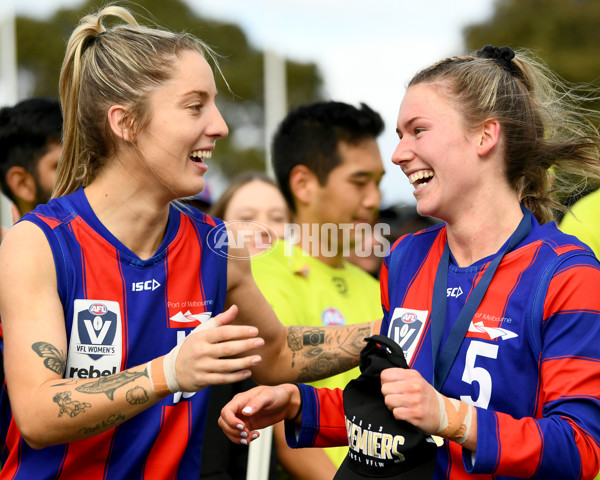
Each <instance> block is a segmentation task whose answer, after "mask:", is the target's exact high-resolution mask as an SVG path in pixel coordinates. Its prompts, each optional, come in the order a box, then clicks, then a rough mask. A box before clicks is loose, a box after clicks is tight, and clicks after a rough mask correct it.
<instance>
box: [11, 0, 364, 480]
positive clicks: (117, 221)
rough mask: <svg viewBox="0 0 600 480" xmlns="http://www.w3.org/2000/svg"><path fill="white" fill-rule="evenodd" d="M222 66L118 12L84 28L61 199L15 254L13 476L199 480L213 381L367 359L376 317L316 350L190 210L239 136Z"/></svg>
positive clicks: (75, 57) (70, 83)
mask: <svg viewBox="0 0 600 480" xmlns="http://www.w3.org/2000/svg"><path fill="white" fill-rule="evenodd" d="M105 21H110V23H111V25H114V26H113V27H111V28H110V29H107V28H106V27H105V26H104V23H105ZM115 24H116V25H115ZM209 61H211V62H213V63H214V64H215V66H216V68H217V69H218V65H217V64H216V62H214V54H213V53H212V51H211V50H210V48H208V47H207V46H206V45H205V44H204V43H203V42H201V41H200V40H198V39H196V38H194V37H192V36H190V35H188V34H184V33H172V32H169V31H165V30H161V29H157V28H148V27H144V26H141V25H139V24H138V22H137V21H136V20H135V18H134V17H133V16H132V14H131V13H130V12H129V11H128V10H126V9H124V8H122V7H119V6H116V5H111V6H108V7H106V8H104V9H102V10H101V11H99V12H98V13H97V14H94V15H88V16H86V17H84V18H83V19H82V20H81V21H80V23H79V25H78V26H77V28H75V30H74V31H73V33H72V35H71V36H70V38H69V41H68V44H67V48H66V54H65V58H64V62H63V65H62V69H61V75H60V84H59V86H60V96H61V102H62V108H63V113H64V129H63V135H64V138H63V153H62V156H61V159H60V162H59V166H58V172H57V180H56V187H55V191H54V194H53V197H54V198H53V199H52V200H51V201H50V202H49V203H48V204H46V205H43V206H40V207H39V208H37V209H36V210H35V211H33V212H31V213H29V214H28V215H26V216H24V217H23V218H22V219H21V221H20V222H19V223H18V224H17V225H15V226H14V227H13V228H11V230H10V231H9V232H8V234H7V236H6V239H5V240H4V241H3V243H2V246H1V248H0V268H1V269H2V275H3V279H4V281H3V282H1V284H0V313H1V318H2V330H3V341H4V345H3V347H4V355H5V357H4V358H5V370H6V388H5V389H3V391H2V399H1V410H2V414H1V416H0V417H1V418H0V432H1V433H2V439H3V444H4V448H3V450H2V471H1V472H0V478H13V479H35V480H40V479H51V478H59V477H60V478H62V479H75V478H88V479H92V478H109V479H111V480H112V479H128V480H130V479H141V478H144V479H173V478H185V479H194V478H198V476H199V473H200V459H201V450H202V444H203V441H204V438H203V437H204V435H203V432H204V422H205V418H206V410H207V402H208V392H209V389H207V388H206V387H208V386H210V385H214V384H225V383H232V382H238V381H240V380H243V379H246V378H248V377H250V375H253V376H254V378H255V379H256V380H257V381H258V382H261V383H279V382H282V381H298V380H309V379H316V378H322V377H324V376H328V375H332V374H334V373H337V372H340V371H344V370H346V369H348V368H350V367H352V366H354V365H356V364H357V363H358V354H359V351H360V341H362V338H364V337H365V335H366V334H368V333H369V331H371V325H366V324H363V325H359V326H356V325H352V326H349V327H338V328H335V329H334V328H330V329H324V331H323V337H322V342H321V344H319V345H317V346H312V345H309V344H305V343H303V341H302V338H303V337H302V335H303V329H302V328H298V329H294V330H290V329H288V328H286V327H284V326H283V325H281V323H280V322H279V321H278V320H277V318H276V316H275V314H274V313H273V310H272V309H271V307H270V306H269V304H268V303H267V302H266V300H265V299H264V297H262V295H261V294H260V291H259V290H258V288H257V287H256V285H255V283H254V281H253V279H252V275H251V271H250V266H249V261H248V260H247V258H248V254H247V252H246V251H244V249H243V247H237V246H235V245H231V244H230V242H228V234H227V231H226V230H225V228H224V225H223V222H222V221H221V220H219V219H216V218H213V217H210V216H208V215H205V214H204V213H202V212H200V211H198V210H196V209H191V208H185V206H183V205H182V204H180V203H178V202H176V200H177V199H180V198H183V197H190V196H192V195H195V194H197V193H198V192H200V191H202V189H203V188H204V186H205V182H204V174H205V173H206V171H207V168H208V166H207V163H206V162H207V160H208V159H210V158H211V156H212V153H213V150H214V148H215V143H216V141H217V140H218V139H220V138H223V137H225V136H226V135H227V133H228V130H227V125H226V124H225V121H224V120H223V118H222V116H221V114H220V112H219V110H218V108H217V105H216V103H215V99H216V96H217V89H216V85H215V80H214V76H213V71H212V68H211V66H210V65H209ZM240 250H241V251H240ZM259 335H260V336H259ZM275 364H276V365H277V368H273V366H274V365H275ZM315 365H317V366H318V367H315ZM206 441H210V439H207V440H206Z"/></svg>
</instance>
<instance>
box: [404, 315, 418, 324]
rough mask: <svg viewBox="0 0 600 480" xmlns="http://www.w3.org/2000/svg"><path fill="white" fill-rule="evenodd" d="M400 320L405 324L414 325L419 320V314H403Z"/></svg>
mask: <svg viewBox="0 0 600 480" xmlns="http://www.w3.org/2000/svg"><path fill="white" fill-rule="evenodd" d="M400 320H401V321H403V322H404V323H414V322H416V321H417V320H418V318H417V314H416V313H414V312H407V313H404V314H402V316H401V317H400Z"/></svg>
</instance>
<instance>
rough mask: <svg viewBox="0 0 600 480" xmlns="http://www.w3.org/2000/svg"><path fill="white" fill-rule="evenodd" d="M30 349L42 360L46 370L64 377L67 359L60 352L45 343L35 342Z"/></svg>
mask: <svg viewBox="0 0 600 480" xmlns="http://www.w3.org/2000/svg"><path fill="white" fill-rule="evenodd" d="M31 348H32V349H33V351H34V352H35V353H37V354H38V355H39V356H40V357H41V358H43V359H44V365H45V367H46V368H47V369H49V370H52V371H53V372H54V373H57V374H59V375H61V376H62V375H64V373H65V368H66V363H67V357H66V356H65V354H64V353H63V352H62V351H60V350H58V349H57V348H56V347H55V346H54V345H51V344H49V343H47V342H36V343H34V344H33V345H32V346H31Z"/></svg>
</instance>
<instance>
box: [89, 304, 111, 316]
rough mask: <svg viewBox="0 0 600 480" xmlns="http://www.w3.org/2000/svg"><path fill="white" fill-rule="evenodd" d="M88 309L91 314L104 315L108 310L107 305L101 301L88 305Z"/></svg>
mask: <svg viewBox="0 0 600 480" xmlns="http://www.w3.org/2000/svg"><path fill="white" fill-rule="evenodd" d="M88 310H89V312H90V313H91V314H92V315H104V314H105V313H106V312H108V308H107V306H106V305H104V304H103V303H94V304H92V305H90V306H89V308H88Z"/></svg>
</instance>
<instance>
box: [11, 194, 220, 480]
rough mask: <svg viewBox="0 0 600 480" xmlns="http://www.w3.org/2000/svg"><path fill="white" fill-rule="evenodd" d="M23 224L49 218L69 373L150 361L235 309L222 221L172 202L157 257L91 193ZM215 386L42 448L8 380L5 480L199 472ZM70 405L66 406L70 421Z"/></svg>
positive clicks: (103, 371)
mask: <svg viewBox="0 0 600 480" xmlns="http://www.w3.org/2000/svg"><path fill="white" fill-rule="evenodd" d="M21 221H29V222H33V223H35V224H36V225H37V226H39V227H40V228H41V229H42V230H43V232H44V234H45V235H46V238H47V240H48V243H49V244H50V247H51V249H52V254H53V257H54V262H55V265H56V275H57V282H58V294H59V296H60V299H61V302H62V305H63V308H64V316H65V322H66V333H67V342H68V347H67V348H68V352H63V353H66V354H68V355H67V367H66V372H65V378H99V377H100V376H105V375H111V374H113V373H117V372H120V371H123V370H126V369H128V368H130V367H133V366H136V365H142V364H145V363H146V362H148V361H150V360H152V359H154V358H157V357H160V356H162V355H165V354H166V353H168V352H169V351H170V350H171V349H172V348H173V347H175V346H176V345H177V344H178V343H181V342H182V341H183V340H184V338H185V336H186V335H188V334H189V333H190V332H191V330H192V329H193V328H194V327H196V326H197V325H199V324H200V323H202V322H203V321H205V320H208V318H210V317H211V316H215V315H217V314H219V313H221V312H222V311H223V307H224V304H225V294H226V288H227V256H226V255H227V250H226V248H227V242H226V240H224V237H223V235H225V231H224V228H223V223H222V221H221V220H218V219H213V218H212V217H209V216H208V215H205V214H203V213H201V212H200V211H198V210H195V209H189V210H188V209H187V208H186V207H183V206H182V207H177V206H175V205H171V207H170V212H169V220H168V225H167V229H166V234H165V238H164V240H163V242H162V244H161V246H160V247H159V248H158V250H157V251H156V253H155V254H154V255H153V256H152V257H151V258H149V259H146V260H142V259H140V258H139V257H138V256H137V255H135V254H134V253H133V252H131V251H130V250H129V249H128V248H127V247H125V246H124V245H123V244H122V243H121V242H119V240H117V239H116V238H115V237H114V236H113V235H112V234H111V233H110V232H109V231H108V230H107V229H106V228H105V227H104V226H103V225H102V224H101V223H100V221H99V220H98V218H97V217H96V215H95V214H94V212H93V210H92V208H91V207H90V205H89V203H88V201H87V199H86V196H85V193H84V190H83V189H79V190H78V191H76V192H75V193H73V194H70V195H67V196H64V197H60V198H57V199H53V200H51V201H50V202H49V203H48V204H46V205H40V206H39V207H38V208H36V209H35V210H34V211H33V212H31V213H29V214H27V215H26V216H25V217H23V219H22V220H21ZM40 340H41V341H43V339H40ZM40 361H42V360H41V359H40ZM209 390H210V389H204V390H202V391H199V392H195V393H177V394H174V395H169V396H168V397H166V398H164V399H163V400H161V401H160V402H158V403H157V404H155V405H153V406H152V407H150V408H149V409H147V410H145V411H143V412H141V413H140V414H138V415H136V416H135V417H133V418H131V419H129V420H126V421H125V422H123V423H121V424H120V425H118V426H116V427H115V428H112V429H111V430H108V431H107V432H105V433H102V434H100V435H97V436H93V437H91V438H88V439H84V440H79V441H75V442H71V443H67V444H61V445H57V446H52V447H48V448H44V449H41V450H34V449H32V448H30V447H29V446H28V445H27V444H26V443H25V442H24V441H23V439H22V438H21V435H20V433H19V430H18V428H17V426H16V424H15V422H14V419H13V418H12V415H11V410H10V404H9V399H8V396H7V391H6V386H5V388H4V389H3V391H2V397H1V402H0V405H1V408H2V411H1V432H2V436H3V440H4V449H3V452H2V470H1V471H0V478H14V479H32V480H33V479H35V480H42V479H51V478H52V479H54V478H61V479H71V478H86V479H87V480H95V479H111V480H112V479H142V478H143V479H145V480H154V479H156V480H158V479H167V478H169V479H171V478H173V479H174V478H182V479H183V478H186V479H187V478H198V476H199V472H200V459H201V450H202V444H203V441H204V438H203V431H204V423H205V418H206V408H207V404H208V396H209ZM109 394H110V392H109V393H107V395H109ZM90 395H94V394H90ZM95 395H99V394H95ZM100 395H104V393H102V394H100ZM85 397H86V394H85V393H81V394H80V395H78V397H77V400H78V401H80V402H85ZM61 412H62V410H61ZM57 413H58V409H57ZM68 413H69V412H68V411H66V413H65V412H62V413H61V414H63V415H64V416H65V421H68ZM108 421H110V419H108Z"/></svg>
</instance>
